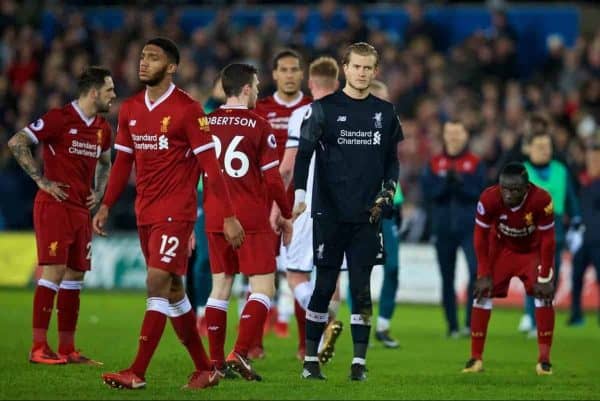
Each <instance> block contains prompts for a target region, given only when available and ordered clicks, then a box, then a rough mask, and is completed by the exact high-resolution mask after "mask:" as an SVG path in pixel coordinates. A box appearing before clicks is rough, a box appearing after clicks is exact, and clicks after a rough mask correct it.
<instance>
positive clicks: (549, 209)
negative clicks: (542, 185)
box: [544, 201, 554, 216]
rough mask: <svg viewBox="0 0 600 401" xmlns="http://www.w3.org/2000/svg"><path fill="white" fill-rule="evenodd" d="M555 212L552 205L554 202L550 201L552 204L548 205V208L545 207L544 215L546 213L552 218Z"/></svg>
mask: <svg viewBox="0 0 600 401" xmlns="http://www.w3.org/2000/svg"><path fill="white" fill-rule="evenodd" d="M553 212H554V205H553V204H552V201H550V203H548V204H547V205H546V207H544V213H546V216H550V215H551V214H552V213H553Z"/></svg>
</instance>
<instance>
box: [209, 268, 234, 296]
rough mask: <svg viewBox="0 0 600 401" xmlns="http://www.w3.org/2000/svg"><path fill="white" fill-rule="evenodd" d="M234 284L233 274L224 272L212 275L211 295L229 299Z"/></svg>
mask: <svg viewBox="0 0 600 401" xmlns="http://www.w3.org/2000/svg"><path fill="white" fill-rule="evenodd" d="M232 286H233V276H230V275H226V274H224V273H219V274H213V275H212V289H211V291H210V297H211V298H214V299H219V300H228V299H229V297H230V296H231V287H232Z"/></svg>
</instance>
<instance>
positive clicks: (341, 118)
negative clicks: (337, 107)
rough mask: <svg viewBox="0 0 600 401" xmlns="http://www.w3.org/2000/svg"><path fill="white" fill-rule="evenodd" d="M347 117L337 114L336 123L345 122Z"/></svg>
mask: <svg viewBox="0 0 600 401" xmlns="http://www.w3.org/2000/svg"><path fill="white" fill-rule="evenodd" d="M346 119H347V117H346V116H338V118H337V122H338V123H345V122H346Z"/></svg>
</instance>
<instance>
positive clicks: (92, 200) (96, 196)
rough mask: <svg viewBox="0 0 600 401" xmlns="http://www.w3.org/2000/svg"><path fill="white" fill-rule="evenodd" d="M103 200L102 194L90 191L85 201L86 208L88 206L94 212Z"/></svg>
mask: <svg viewBox="0 0 600 401" xmlns="http://www.w3.org/2000/svg"><path fill="white" fill-rule="evenodd" d="M101 198H102V195H101V194H100V192H96V191H94V190H93V189H90V195H89V196H88V197H87V198H86V200H85V206H87V208H88V209H90V210H93V209H94V208H95V207H96V206H98V203H99V202H100V199H101Z"/></svg>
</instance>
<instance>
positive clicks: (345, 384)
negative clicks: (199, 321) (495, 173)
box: [0, 289, 600, 400]
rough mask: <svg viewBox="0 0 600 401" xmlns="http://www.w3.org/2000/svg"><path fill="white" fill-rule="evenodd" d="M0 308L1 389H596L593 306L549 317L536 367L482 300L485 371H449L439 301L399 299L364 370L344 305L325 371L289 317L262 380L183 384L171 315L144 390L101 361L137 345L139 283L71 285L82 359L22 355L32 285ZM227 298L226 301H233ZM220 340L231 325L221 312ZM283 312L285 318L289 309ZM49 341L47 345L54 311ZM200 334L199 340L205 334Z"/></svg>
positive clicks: (216, 393) (217, 394)
mask: <svg viewBox="0 0 600 401" xmlns="http://www.w3.org/2000/svg"><path fill="white" fill-rule="evenodd" d="M0 291H2V295H1V297H0V298H1V299H2V313H1V314H0V330H1V331H2V341H1V342H0V355H2V358H1V359H0V399H29V400H31V399H63V400H66V399H72V400H77V399H81V400H86V399H94V400H104V399H107V400H108V399H124V400H138V399H164V400H173V399H207V400H209V399H210V400H217V399H235V400H243V399H263V400H281V399H297V400H299V399H325V400H334V399H338V400H347V399H361V400H367V399H505V400H508V399H598V398H600V328H599V327H598V323H597V319H596V316H595V314H588V315H587V316H586V318H587V319H586V323H585V325H584V326H583V327H578V328H567V327H566V326H565V320H566V317H567V316H566V314H565V313H564V312H559V313H558V315H557V319H556V323H557V324H556V331H555V337H554V341H555V345H554V347H553V350H552V357H553V361H552V362H553V364H554V375H553V376H545V377H538V376H536V374H535V363H536V357H537V343H536V341H535V340H534V339H527V338H526V337H525V336H524V335H523V334H521V333H518V332H517V331H516V326H517V324H518V320H519V317H520V315H521V311H520V310H516V309H500V308H497V309H496V310H494V311H493V314H492V319H491V322H490V328H489V331H488V341H487V344H486V353H485V363H484V365H485V371H484V372H483V373H479V374H462V373H460V370H461V368H462V367H463V365H464V363H465V361H466V360H467V359H468V356H469V349H470V348H469V347H470V342H469V340H468V339H467V338H463V339H458V340H449V339H446V338H445V336H444V323H443V318H442V311H441V308H440V307H436V306H420V305H399V306H398V308H397V309H396V312H395V316H394V320H393V325H392V327H393V330H392V332H393V334H394V335H395V336H396V337H397V338H398V339H399V341H400V343H401V348H400V349H396V350H387V349H384V348H383V347H382V346H381V345H380V344H379V343H377V342H375V341H372V346H371V347H370V349H369V354H368V360H367V366H368V369H369V372H368V380H367V381H366V382H350V381H349V380H348V372H349V365H350V361H351V358H352V354H351V340H350V330H349V325H348V323H347V322H348V320H349V319H348V310H347V308H345V307H342V309H341V312H340V318H341V320H342V321H343V322H344V332H343V333H342V335H341V337H340V340H339V342H338V345H337V347H336V350H337V351H336V355H335V357H334V359H333V360H332V361H331V362H330V363H329V364H328V365H326V366H325V367H324V368H323V372H324V374H325V375H326V376H327V377H328V380H326V381H319V382H314V381H305V380H302V379H301V378H300V372H301V364H300V363H299V362H298V361H297V360H296V358H295V353H296V333H295V321H294V320H292V322H291V323H292V324H291V325H290V327H291V328H292V330H291V335H290V338H288V339H280V338H276V337H275V336H274V335H273V334H269V335H267V337H266V339H265V346H266V350H267V358H266V359H264V360H261V361H257V362H255V368H256V370H257V371H258V372H259V373H260V374H262V376H263V381H262V382H246V381H244V380H242V379H236V380H229V381H221V383H220V384H219V385H218V386H217V387H214V388H210V389H208V390H200V391H186V390H182V389H181V386H182V385H184V384H185V383H186V382H187V377H188V374H190V373H191V372H192V370H193V367H192V362H191V360H190V358H189V356H188V355H187V352H186V351H185V349H184V348H183V347H182V346H181V345H180V343H179V342H178V340H177V338H176V336H175V334H174V332H173V329H172V328H171V326H170V324H167V327H166V330H165V335H164V336H163V338H162V341H161V343H160V345H159V347H158V350H157V352H156V354H155V355H154V359H153V360H152V363H151V365H150V368H149V369H148V372H147V374H146V381H147V383H148V385H147V388H146V389H144V390H135V391H127V390H115V389H111V388H108V387H107V386H106V385H104V384H103V383H102V381H101V378H100V375H101V373H102V372H104V371H114V370H120V369H123V368H125V367H127V366H128V365H129V364H130V363H131V361H132V359H133V357H134V354H135V351H136V349H137V338H138V335H139V329H140V324H141V319H142V315H143V313H144V309H145V299H144V298H145V297H144V294H143V293H139V292H131V293H126V292H91V291H90V292H87V293H84V294H83V295H82V303H81V305H82V306H81V313H80V319H79V332H78V336H77V343H78V344H77V345H78V347H80V348H81V349H82V351H83V353H84V354H85V355H89V356H91V357H93V358H95V359H98V360H100V361H103V362H104V366H102V367H93V366H77V365H66V366H41V365H34V364H30V363H29V362H28V361H27V355H28V352H29V347H30V341H31V328H30V324H31V303H32V291H31V290H7V289H2V290H0ZM235 310H236V309H235V305H234V304H233V302H232V305H230V311H235ZM229 315H230V316H229V317H230V319H229V322H228V338H227V343H226V352H228V351H229V350H230V349H231V345H232V343H233V341H234V336H235V334H236V322H235V315H236V314H235V313H230V314H229ZM292 319H293V318H292ZM49 333H50V334H49V341H50V344H51V346H52V347H53V348H55V349H56V337H57V336H56V315H55V314H54V315H53V317H52V322H51V327H50V332H49ZM204 344H205V345H206V340H204Z"/></svg>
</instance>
